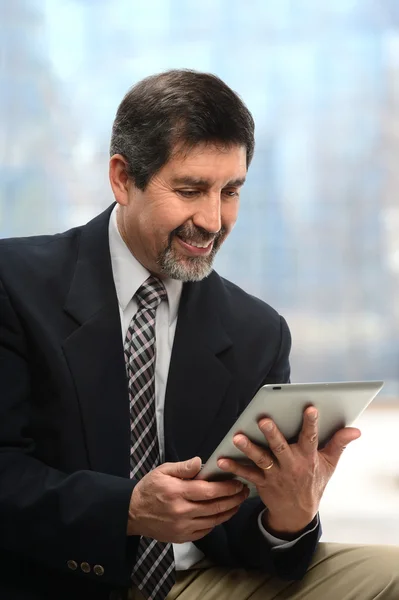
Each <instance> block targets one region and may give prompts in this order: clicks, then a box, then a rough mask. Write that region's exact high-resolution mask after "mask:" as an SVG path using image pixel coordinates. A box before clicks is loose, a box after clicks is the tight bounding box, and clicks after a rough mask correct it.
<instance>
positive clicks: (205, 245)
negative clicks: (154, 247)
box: [176, 235, 215, 256]
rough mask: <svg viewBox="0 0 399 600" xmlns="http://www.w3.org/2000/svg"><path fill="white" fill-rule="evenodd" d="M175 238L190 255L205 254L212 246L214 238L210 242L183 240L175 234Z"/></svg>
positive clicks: (208, 252) (209, 251)
mask: <svg viewBox="0 0 399 600" xmlns="http://www.w3.org/2000/svg"><path fill="white" fill-rule="evenodd" d="M176 239H177V241H178V242H179V244H180V246H181V247H182V248H183V249H184V250H185V251H186V253H187V254H188V255H190V256H207V255H208V254H210V253H211V251H212V248H213V243H214V241H215V240H212V241H211V242H209V241H208V242H195V241H194V240H190V242H188V241H184V240H182V238H181V237H179V236H178V235H176Z"/></svg>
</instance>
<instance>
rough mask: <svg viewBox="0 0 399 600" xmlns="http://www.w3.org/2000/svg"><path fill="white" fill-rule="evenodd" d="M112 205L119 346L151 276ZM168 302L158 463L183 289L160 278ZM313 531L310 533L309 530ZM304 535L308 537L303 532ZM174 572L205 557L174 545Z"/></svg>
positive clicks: (159, 337)
mask: <svg viewBox="0 0 399 600" xmlns="http://www.w3.org/2000/svg"><path fill="white" fill-rule="evenodd" d="M117 208H118V205H116V206H115V208H114V209H113V211H112V213H111V218H110V221H109V230H108V232H109V248H110V255H111V263H112V273H113V277H114V282H115V289H116V294H117V297H118V304H119V314H120V318H121V327H122V343H124V340H125V336H126V332H127V329H128V327H129V324H130V321H131V320H132V318H133V316H134V315H135V314H136V312H137V302H136V300H135V298H134V295H135V293H136V292H137V290H138V289H139V288H140V286H141V285H142V284H143V283H144V282H145V281H146V279H147V278H148V277H149V276H150V272H149V271H147V269H145V268H144V267H143V265H142V264H141V263H139V262H138V260H137V259H136V258H135V257H134V256H133V254H132V253H131V252H130V250H129V248H128V247H127V246H126V244H125V242H124V241H123V239H122V237H121V235H120V233H119V230H118V226H117V222H116V211H117ZM162 281H163V284H164V285H165V289H166V293H167V296H168V302H161V304H160V305H159V306H158V308H157V313H156V320H155V337H156V345H157V352H156V360H155V412H156V422H157V431H158V441H159V451H160V457H161V463H162V462H164V460H165V435H164V418H163V417H164V406H165V393H166V383H167V378H168V372H169V363H170V358H171V355H172V347H173V340H174V337H175V331H176V323H177V312H178V308H179V302H180V296H181V292H182V288H183V284H182V282H181V281H177V280H176V279H169V278H168V279H163V280H162ZM261 517H262V513H261V514H260V515H259V521H258V522H259V527H260V530H261V531H262V533H263V534H264V535H265V537H266V538H267V539H268V540H269V542H270V543H271V544H273V545H274V546H275V547H276V548H275V549H276V550H283V549H284V548H289V547H290V546H292V545H293V544H294V543H296V542H297V541H298V540H299V539H301V537H302V536H300V538H298V539H297V540H294V541H291V542H287V541H285V540H280V539H278V538H276V537H274V536H272V535H271V534H270V533H268V532H267V531H266V530H265V529H264V527H263V526H262V522H261ZM316 526H317V525H316ZM312 531H313V530H312ZM303 535H307V534H306V533H305V534H303ZM173 552H174V556H175V563H176V570H178V571H183V570H186V569H189V568H190V567H191V566H192V565H194V564H195V563H196V562H198V561H199V560H201V559H202V558H203V557H204V554H203V553H202V552H201V551H200V550H199V549H198V548H197V547H196V546H195V545H194V544H193V543H192V542H186V543H184V544H173Z"/></svg>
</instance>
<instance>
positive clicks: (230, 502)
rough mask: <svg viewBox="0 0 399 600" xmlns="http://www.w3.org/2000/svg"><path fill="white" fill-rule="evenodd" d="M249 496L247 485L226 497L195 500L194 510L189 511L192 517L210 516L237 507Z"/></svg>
mask: <svg viewBox="0 0 399 600" xmlns="http://www.w3.org/2000/svg"><path fill="white" fill-rule="evenodd" d="M248 496H249V489H248V487H247V486H245V488H244V489H243V490H242V491H241V492H240V493H239V494H235V495H234V496H229V497H228V498H218V499H217V500H209V501H207V502H197V503H195V505H194V504H193V507H194V506H195V511H194V510H193V512H192V513H191V515H192V516H193V517H198V518H199V517H211V516H213V515H219V514H223V513H225V512H228V511H229V510H232V509H233V508H235V507H239V506H240V505H241V504H242V503H243V502H245V500H246V499H247V498H248Z"/></svg>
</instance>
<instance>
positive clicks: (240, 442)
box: [234, 436, 247, 448]
mask: <svg viewBox="0 0 399 600" xmlns="http://www.w3.org/2000/svg"><path fill="white" fill-rule="evenodd" d="M234 444H235V445H236V446H238V447H239V448H245V447H246V446H247V440H246V439H245V438H244V437H241V436H239V437H235V438H234Z"/></svg>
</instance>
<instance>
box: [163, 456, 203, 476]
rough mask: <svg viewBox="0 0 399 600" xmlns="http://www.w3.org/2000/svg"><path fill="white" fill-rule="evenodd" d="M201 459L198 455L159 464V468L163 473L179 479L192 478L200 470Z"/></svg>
mask: <svg viewBox="0 0 399 600" xmlns="http://www.w3.org/2000/svg"><path fill="white" fill-rule="evenodd" d="M201 464H202V462H201V459H200V457H199V456H196V457H195V458H190V459H189V460H184V461H182V462H176V463H165V464H163V465H161V466H160V467H158V468H159V470H160V471H161V472H162V473H164V474H165V475H170V476H171V477H178V478H179V479H192V478H193V477H195V476H196V475H197V473H199V472H200V470H201Z"/></svg>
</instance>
